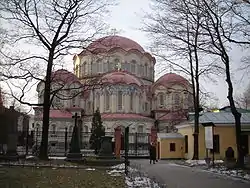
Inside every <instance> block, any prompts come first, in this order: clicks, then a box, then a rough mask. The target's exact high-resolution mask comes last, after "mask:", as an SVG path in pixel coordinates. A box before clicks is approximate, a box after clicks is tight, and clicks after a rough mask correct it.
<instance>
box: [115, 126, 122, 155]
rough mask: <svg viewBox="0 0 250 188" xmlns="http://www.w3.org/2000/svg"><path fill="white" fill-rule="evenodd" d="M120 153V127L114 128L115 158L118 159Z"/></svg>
mask: <svg viewBox="0 0 250 188" xmlns="http://www.w3.org/2000/svg"><path fill="white" fill-rule="evenodd" d="M120 152H121V127H116V128H115V156H116V158H120Z"/></svg>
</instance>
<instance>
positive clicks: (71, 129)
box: [69, 125, 74, 133]
mask: <svg viewBox="0 0 250 188" xmlns="http://www.w3.org/2000/svg"><path fill="white" fill-rule="evenodd" d="M73 129H74V126H73V125H71V126H70V127H69V132H70V133H72V132H73Z"/></svg>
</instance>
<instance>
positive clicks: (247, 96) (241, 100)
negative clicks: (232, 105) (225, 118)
mask: <svg viewBox="0 0 250 188" xmlns="http://www.w3.org/2000/svg"><path fill="white" fill-rule="evenodd" d="M236 103H237V105H238V106H239V107H240V108H244V109H247V110H248V109H250V84H248V86H247V88H246V89H245V91H244V92H243V94H242V95H240V96H238V97H237V100H236Z"/></svg>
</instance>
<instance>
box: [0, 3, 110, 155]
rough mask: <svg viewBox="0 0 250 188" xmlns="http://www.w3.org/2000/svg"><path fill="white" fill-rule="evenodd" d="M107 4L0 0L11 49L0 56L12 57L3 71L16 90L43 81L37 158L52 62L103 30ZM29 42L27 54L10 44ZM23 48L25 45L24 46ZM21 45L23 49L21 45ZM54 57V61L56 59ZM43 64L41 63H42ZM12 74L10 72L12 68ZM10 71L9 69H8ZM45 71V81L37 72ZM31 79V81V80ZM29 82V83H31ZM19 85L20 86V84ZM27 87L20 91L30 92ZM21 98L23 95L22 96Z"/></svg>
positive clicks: (46, 118) (46, 124) (45, 142)
mask: <svg viewBox="0 0 250 188" xmlns="http://www.w3.org/2000/svg"><path fill="white" fill-rule="evenodd" d="M109 5H110V1H108V0H59V1H58V0H39V1H38V0H23V1H20V0H6V1H4V2H2V3H1V5H0V11H1V15H0V18H1V20H2V21H3V22H4V24H5V25H6V26H7V27H8V28H9V29H8V40H9V41H10V42H9V46H8V47H9V48H10V49H11V50H12V51H11V52H12V53H10V52H9V51H8V53H6V50H5V51H4V52H2V53H1V54H2V56H4V57H5V58H7V59H8V60H10V59H11V60H12V61H11V64H12V65H13V66H12V67H10V68H9V69H8V71H7V72H11V74H9V75H7V76H8V78H13V79H14V78H18V79H19V80H21V81H20V82H21V83H16V86H17V87H19V89H22V88H23V86H27V83H28V82H29V83H32V84H36V83H38V82H44V101H43V103H41V104H32V103H29V102H27V98H26V101H22V103H24V104H27V105H38V106H42V107H43V130H42V141H41V147H40V158H41V159H47V158H48V156H47V147H48V129H49V112H50V101H51V74H52V70H53V66H54V65H55V64H56V62H58V61H61V60H62V57H63V56H64V55H67V54H69V53H70V52H71V51H70V50H71V49H73V48H83V46H84V45H85V44H86V43H88V42H90V41H92V40H93V38H95V37H99V35H100V34H101V33H102V31H103V29H104V26H105V25H104V24H103V23H104V22H102V17H103V16H104V15H105V13H107V7H108V6H109ZM25 44H26V45H27V44H29V45H32V46H31V49H32V50H30V51H29V52H28V53H23V52H21V51H18V50H15V48H11V47H13V46H14V47H16V48H17V47H18V46H19V47H23V46H25ZM25 47H27V46H25ZM25 47H23V48H25ZM57 60H58V61H57ZM43 65H44V66H43ZM14 68H15V70H14V73H15V74H14V73H13V69H14ZM11 70H12V71H11ZM37 70H39V71H40V72H46V73H45V74H44V75H43V76H45V80H44V79H43V76H42V75H39V74H38V73H37ZM32 81H33V82H32ZM32 84H31V85H32ZM20 85H22V86H21V87H20ZM30 89H31V86H30V88H28V89H27V87H26V90H25V91H24V90H23V91H24V92H26V93H27V92H28V91H30ZM21 97H22V98H24V96H22V94H21Z"/></svg>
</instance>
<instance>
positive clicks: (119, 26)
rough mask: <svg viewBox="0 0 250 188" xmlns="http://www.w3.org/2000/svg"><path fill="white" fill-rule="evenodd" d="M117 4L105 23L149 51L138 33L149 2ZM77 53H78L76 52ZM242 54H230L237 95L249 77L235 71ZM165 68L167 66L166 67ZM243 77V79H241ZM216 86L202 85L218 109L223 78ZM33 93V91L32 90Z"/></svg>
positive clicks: (224, 93) (236, 51) (223, 94)
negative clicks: (214, 98) (210, 94)
mask: <svg viewBox="0 0 250 188" xmlns="http://www.w3.org/2000/svg"><path fill="white" fill-rule="evenodd" d="M118 2H119V4H118V5H117V6H115V7H113V8H112V10H111V14H110V16H109V17H108V18H107V19H106V22H107V23H108V24H110V26H111V28H113V29H116V30H117V31H120V32H119V35H122V36H125V37H128V38H130V39H132V40H134V41H136V42H138V43H139V44H140V45H141V46H142V47H143V48H144V49H145V50H146V51H149V48H148V47H149V46H150V42H151V41H149V39H148V38H147V36H146V34H145V33H143V32H141V31H139V30H138V28H140V27H141V26H142V23H141V21H142V15H143V11H146V12H148V11H150V8H149V4H150V0H136V1H135V0H118ZM76 53H78V52H76ZM241 54H242V52H241V51H240V50H239V49H234V50H233V52H232V53H230V55H231V58H232V59H233V66H232V67H233V71H232V72H233V73H234V87H235V91H237V93H241V92H242V91H243V90H244V88H245V86H246V84H247V81H248V80H249V75H246V74H243V72H242V71H241V72H237V71H235V70H236V69H237V68H238V67H239V64H240V58H241ZM166 66H167V65H166ZM64 67H65V68H67V69H68V70H69V71H72V70H73V62H72V56H67V57H66V58H65V66H64ZM155 69H156V75H155V78H156V79H157V78H159V77H160V76H161V75H163V74H164V73H167V72H168V71H165V72H161V73H159V72H160V71H159V64H157V63H156V66H155ZM243 75H244V77H243ZM216 79H218V83H217V84H212V83H202V85H203V86H204V87H205V88H206V90H207V91H208V92H213V93H214V94H215V95H216V96H217V97H218V99H219V107H221V106H225V105H227V104H228V102H227V98H226V96H227V85H226V82H225V77H221V78H216ZM34 91H35V90H34Z"/></svg>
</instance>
